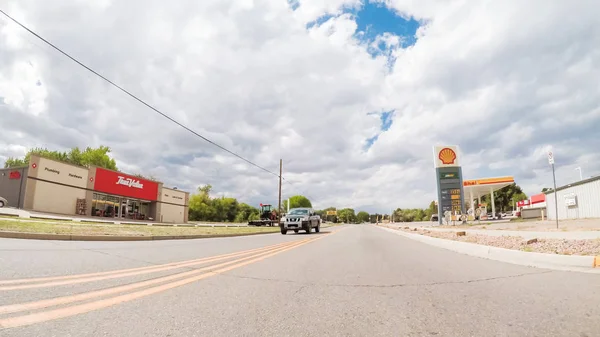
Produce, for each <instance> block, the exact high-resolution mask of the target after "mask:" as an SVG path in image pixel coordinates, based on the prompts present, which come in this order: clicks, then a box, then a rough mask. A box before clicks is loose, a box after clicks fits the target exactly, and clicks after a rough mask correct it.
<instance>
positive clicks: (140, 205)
mask: <svg viewBox="0 0 600 337" xmlns="http://www.w3.org/2000/svg"><path fill="white" fill-rule="evenodd" d="M89 183H90V185H92V186H91V187H92V188H91V189H92V190H93V192H92V193H91V198H90V200H89V202H90V204H91V215H92V216H98V217H108V218H121V219H132V220H154V219H156V218H157V214H156V210H157V209H158V208H157V207H156V203H157V201H158V200H159V199H158V196H159V192H158V191H159V189H161V186H160V185H162V184H160V183H158V182H155V181H151V180H146V179H142V178H138V177H135V176H131V175H127V174H124V173H121V172H116V171H110V170H107V169H103V168H99V167H94V168H91V169H90V178H89Z"/></svg>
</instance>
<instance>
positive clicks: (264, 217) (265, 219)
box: [248, 204, 277, 226]
mask: <svg viewBox="0 0 600 337" xmlns="http://www.w3.org/2000/svg"><path fill="white" fill-rule="evenodd" d="M276 224H277V212H275V209H273V207H272V206H271V205H269V204H260V219H259V220H251V221H248V226H275V225H276Z"/></svg>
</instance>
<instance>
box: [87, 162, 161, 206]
mask: <svg viewBox="0 0 600 337" xmlns="http://www.w3.org/2000/svg"><path fill="white" fill-rule="evenodd" d="M94 190H95V191H98V192H104V193H109V194H116V195H120V196H124V197H131V198H136V199H144V200H152V201H155V200H158V183H156V182H154V181H150V180H146V179H140V178H138V177H134V176H130V175H128V174H123V173H120V172H114V171H109V170H105V169H102V168H97V169H96V177H95V178H94Z"/></svg>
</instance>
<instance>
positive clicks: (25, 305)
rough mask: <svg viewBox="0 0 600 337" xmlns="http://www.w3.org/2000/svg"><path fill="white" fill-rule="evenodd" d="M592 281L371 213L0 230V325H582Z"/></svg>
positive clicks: (106, 331) (370, 332)
mask: <svg viewBox="0 0 600 337" xmlns="http://www.w3.org/2000/svg"><path fill="white" fill-rule="evenodd" d="M223 254H229V255H225V256H223ZM40 277H41V278H42V279H36V280H34V281H32V280H30V278H40ZM599 285H600V275H597V274H584V273H575V272H558V271H549V270H543V269H535V268H528V267H522V266H516V265H511V264H505V263H501V262H495V261H490V260H484V259H479V258H474V257H470V256H466V255H460V254H457V253H453V252H450V251H447V250H443V249H438V248H434V247H431V246H428V245H425V244H422V243H418V242H415V241H412V240H410V239H407V238H404V237H401V236H399V235H396V234H394V233H390V232H387V231H384V230H382V229H380V228H376V227H374V226H372V225H354V226H352V225H346V226H338V227H333V228H328V229H324V230H323V231H322V233H321V234H312V235H306V234H293V233H292V234H288V235H280V234H267V235H259V236H249V237H236V238H219V239H200V240H177V241H154V242H153V241H148V242H73V241H34V240H16V239H0V326H1V328H0V329H1V330H0V336H2V337H12V336H460V337H462V336H589V337H592V336H599V335H600V319H598V318H599V317H600V306H599V305H598V303H600V286H599Z"/></svg>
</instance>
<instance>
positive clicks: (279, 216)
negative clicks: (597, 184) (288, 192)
mask: <svg viewBox="0 0 600 337" xmlns="http://www.w3.org/2000/svg"><path fill="white" fill-rule="evenodd" d="M282 173H283V160H282V159H279V206H278V207H277V222H279V221H280V220H281V174H282ZM288 205H289V203H288Z"/></svg>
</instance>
